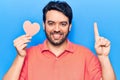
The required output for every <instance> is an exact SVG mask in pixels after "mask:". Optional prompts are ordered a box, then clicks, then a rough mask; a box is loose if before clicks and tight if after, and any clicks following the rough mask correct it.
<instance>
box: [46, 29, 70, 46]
mask: <svg viewBox="0 0 120 80" xmlns="http://www.w3.org/2000/svg"><path fill="white" fill-rule="evenodd" d="M45 34H46V37H47V39H48V41H49V42H50V43H51V44H52V45H54V46H60V45H61V44H63V43H64V42H65V40H66V39H67V36H68V34H69V29H68V32H67V34H64V33H63V32H61V31H53V32H50V34H48V33H47V31H46V29H45ZM54 35H60V36H62V38H60V39H59V40H57V39H53V38H52V36H54Z"/></svg>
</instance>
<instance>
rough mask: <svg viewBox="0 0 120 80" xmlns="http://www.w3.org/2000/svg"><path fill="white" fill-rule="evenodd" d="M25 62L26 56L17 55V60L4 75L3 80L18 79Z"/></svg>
mask: <svg viewBox="0 0 120 80" xmlns="http://www.w3.org/2000/svg"><path fill="white" fill-rule="evenodd" d="M23 63H24V57H21V56H19V55H17V57H16V59H15V61H14V62H13V64H12V66H11V68H10V69H9V71H8V72H7V73H6V75H5V76H4V78H3V80H18V79H19V75H20V72H21V69H22V65H23Z"/></svg>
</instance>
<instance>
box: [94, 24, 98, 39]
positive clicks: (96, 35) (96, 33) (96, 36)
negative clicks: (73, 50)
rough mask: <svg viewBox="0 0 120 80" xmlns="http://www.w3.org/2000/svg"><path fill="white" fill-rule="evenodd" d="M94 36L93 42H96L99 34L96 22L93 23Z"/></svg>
mask: <svg viewBox="0 0 120 80" xmlns="http://www.w3.org/2000/svg"><path fill="white" fill-rule="evenodd" d="M94 35H95V41H97V40H98V39H99V32H98V27H97V23H96V22H95V23H94Z"/></svg>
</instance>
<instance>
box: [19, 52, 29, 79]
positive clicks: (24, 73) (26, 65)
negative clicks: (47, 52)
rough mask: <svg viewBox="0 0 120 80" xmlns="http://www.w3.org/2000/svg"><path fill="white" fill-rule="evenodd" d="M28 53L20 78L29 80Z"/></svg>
mask: <svg viewBox="0 0 120 80" xmlns="http://www.w3.org/2000/svg"><path fill="white" fill-rule="evenodd" d="M27 54H28V53H27ZM27 75H28V55H26V57H25V60H24V63H23V66H22V70H21V73H20V76H19V80H28V77H27Z"/></svg>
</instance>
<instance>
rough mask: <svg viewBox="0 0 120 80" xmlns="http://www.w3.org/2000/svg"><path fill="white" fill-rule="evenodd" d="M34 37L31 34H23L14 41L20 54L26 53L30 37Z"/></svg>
mask: <svg viewBox="0 0 120 80" xmlns="http://www.w3.org/2000/svg"><path fill="white" fill-rule="evenodd" d="M31 38H32V37H31V36H29V35H27V34H26V35H22V36H20V37H18V38H17V39H15V40H14V41H13V42H14V46H15V48H16V50H17V52H18V55H20V56H22V57H24V56H25V55H26V50H25V49H26V46H27V43H28V42H30V39H31Z"/></svg>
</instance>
